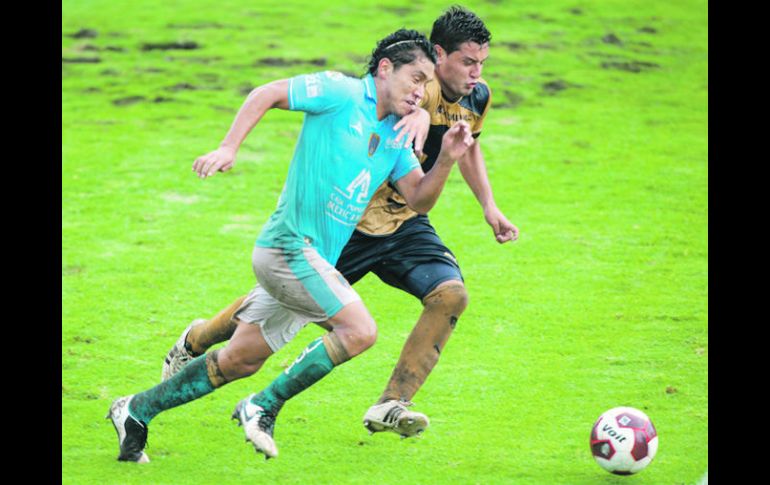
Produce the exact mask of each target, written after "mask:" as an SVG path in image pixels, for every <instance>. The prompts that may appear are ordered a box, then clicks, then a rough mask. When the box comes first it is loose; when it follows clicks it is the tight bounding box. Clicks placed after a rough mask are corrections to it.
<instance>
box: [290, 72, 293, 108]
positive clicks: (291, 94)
mask: <svg viewBox="0 0 770 485" xmlns="http://www.w3.org/2000/svg"><path fill="white" fill-rule="evenodd" d="M289 109H290V110H293V109H294V78H291V79H289Z"/></svg>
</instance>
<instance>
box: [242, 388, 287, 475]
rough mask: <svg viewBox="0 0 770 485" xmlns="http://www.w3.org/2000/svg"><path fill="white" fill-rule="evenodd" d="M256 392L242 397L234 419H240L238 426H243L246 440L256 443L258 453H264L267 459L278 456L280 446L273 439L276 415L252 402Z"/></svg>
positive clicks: (255, 447)
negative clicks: (244, 397)
mask: <svg viewBox="0 0 770 485" xmlns="http://www.w3.org/2000/svg"><path fill="white" fill-rule="evenodd" d="M252 397H254V394H252V395H250V396H249V397H247V398H246V399H242V400H241V401H240V402H239V403H238V405H237V406H235V411H233V419H237V420H238V426H243V430H244V431H245V432H246V441H250V442H251V444H252V445H254V449H255V450H256V451H257V453H263V454H264V455H265V460H268V459H270V458H275V457H276V456H278V448H277V447H276V446H275V441H274V440H273V428H274V427H275V416H274V415H273V414H271V413H268V412H266V411H265V410H264V408H262V406H258V405H256V404H254V403H253V402H251V398H252Z"/></svg>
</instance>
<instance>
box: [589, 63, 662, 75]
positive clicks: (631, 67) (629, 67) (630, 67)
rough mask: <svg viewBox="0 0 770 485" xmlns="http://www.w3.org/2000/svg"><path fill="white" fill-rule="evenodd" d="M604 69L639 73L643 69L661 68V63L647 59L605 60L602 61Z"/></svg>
mask: <svg viewBox="0 0 770 485" xmlns="http://www.w3.org/2000/svg"><path fill="white" fill-rule="evenodd" d="M601 66H602V69H615V70H618V71H626V72H633V73H639V72H643V71H649V70H651V69H658V68H660V65H659V64H656V63H654V62H646V61H633V60H631V61H604V62H602V63H601Z"/></svg>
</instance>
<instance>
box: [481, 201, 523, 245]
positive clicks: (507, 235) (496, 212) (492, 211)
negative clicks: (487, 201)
mask: <svg viewBox="0 0 770 485" xmlns="http://www.w3.org/2000/svg"><path fill="white" fill-rule="evenodd" d="M484 219H486V220H487V224H489V225H490V226H491V227H492V231H493V232H494V233H495V239H496V240H497V242H498V243H500V244H504V243H507V242H508V241H515V240H517V239H518V238H519V228H518V227H516V226H514V225H513V224H511V221H509V220H508V219H507V218H506V217H505V216H504V215H503V213H502V212H500V209H498V208H497V207H495V206H492V207H488V208H486V209H484Z"/></svg>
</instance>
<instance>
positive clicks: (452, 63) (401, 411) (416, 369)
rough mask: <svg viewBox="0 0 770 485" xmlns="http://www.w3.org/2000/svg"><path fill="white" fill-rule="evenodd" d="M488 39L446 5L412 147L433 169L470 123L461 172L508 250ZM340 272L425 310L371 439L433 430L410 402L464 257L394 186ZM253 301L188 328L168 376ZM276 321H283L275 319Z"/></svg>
mask: <svg viewBox="0 0 770 485" xmlns="http://www.w3.org/2000/svg"><path fill="white" fill-rule="evenodd" d="M490 39H491V33H490V32H489V30H488V29H487V28H486V26H485V25H484V22H483V21H482V19H481V18H479V17H478V16H477V15H475V14H474V13H473V12H471V11H469V10H467V9H465V8H463V7H460V6H457V5H455V6H452V7H449V8H448V9H447V10H446V11H445V12H444V13H442V15H440V16H439V17H438V18H437V19H436V20H435V22H434V23H433V28H432V30H431V35H430V40H431V43H432V44H434V47H435V49H436V55H437V62H436V69H435V72H434V75H435V78H434V80H432V81H430V82H428V83H427V84H426V89H425V94H424V96H423V97H422V99H421V100H420V106H421V107H422V108H424V109H425V110H427V112H428V114H429V116H430V128H429V131H428V133H427V138H426V139H425V141H424V146H423V144H422V143H421V139H420V138H419V137H418V138H415V143H414V148H415V151H416V152H420V151H423V152H424V153H423V154H422V157H421V159H420V161H421V164H422V168H423V170H424V171H428V170H430V168H431V167H432V166H433V163H434V162H435V161H436V159H437V156H438V154H439V152H440V148H441V145H442V137H443V135H444V133H445V132H446V131H447V130H448V129H449V128H450V127H451V126H452V125H453V124H454V123H455V120H460V119H461V120H465V121H467V122H468V123H469V125H470V127H471V131H472V133H473V136H474V138H475V142H474V144H473V146H471V147H470V148H469V149H468V150H467V151H466V153H465V155H464V156H463V157H462V159H460V160H458V168H459V170H460V173H461V174H462V176H463V178H464V179H465V181H466V183H467V185H468V187H469V188H470V189H471V191H472V192H473V194H474V195H475V196H476V199H477V200H478V202H479V204H480V206H481V208H482V210H483V215H484V219H485V220H486V222H487V223H488V224H489V226H490V227H491V228H492V229H493V234H494V237H495V240H496V241H497V242H498V243H500V244H504V243H506V242H509V241H515V240H516V239H517V238H518V235H519V230H518V228H517V227H516V226H515V225H513V224H512V223H511V222H510V221H509V220H508V219H507V217H506V216H505V215H504V214H503V213H502V211H501V210H500V209H498V207H497V204H496V203H495V198H494V195H493V192H492V187H491V184H490V181H489V177H488V175H487V171H486V165H485V161H484V155H483V152H482V149H481V134H482V125H483V123H484V120H485V118H486V117H487V114H488V112H489V111H490V109H491V108H490V107H491V104H492V100H491V99H492V93H491V89H490V86H489V85H488V84H487V83H486V81H485V80H484V79H483V78H482V77H481V74H482V70H483V66H484V65H485V63H486V61H487V60H488V57H489V51H490ZM418 114H421V111H420V110H418V111H416V112H415V113H413V114H410V115H407V116H405V117H404V118H402V120H401V121H399V123H400V124H401V123H403V124H405V125H407V126H408V125H409V124H410V121H409V118H411V117H413V116H416V115H418ZM423 148H424V150H423ZM418 154H419V153H418ZM231 162H232V161H231V160H230V159H219V158H216V159H212V158H206V159H205V160H202V161H201V165H205V166H206V170H208V171H211V170H228V169H229V168H230V167H231V165H232V163H231ZM444 197H447V195H444ZM336 268H337V269H338V270H339V271H340V273H342V275H343V276H344V277H345V279H346V280H347V281H348V282H349V283H350V284H352V285H355V284H356V282H357V281H360V280H361V279H362V278H363V277H364V276H365V275H366V274H369V273H373V274H375V275H377V277H379V278H380V280H381V281H383V282H384V283H386V284H388V285H390V286H392V287H394V288H397V289H399V290H402V291H405V292H407V293H409V294H411V295H412V296H414V297H415V298H417V299H418V300H419V301H420V302H421V303H422V312H421V314H420V315H419V318H418V319H417V322H416V324H415V325H414V327H413V329H412V331H411V333H410V334H409V337H408V338H407V339H406V342H405V343H404V346H403V349H402V351H401V355H400V356H399V359H398V362H397V363H396V365H395V366H394V369H393V371H392V374H391V376H390V379H389V380H388V382H387V385H386V386H385V388H384V389H383V391H382V394H381V395H380V397H379V399H378V400H377V401H376V402H374V404H373V405H372V406H371V407H370V408H369V409H368V410H367V411H366V413H365V414H364V416H363V420H362V421H363V424H364V426H366V428H367V429H368V430H369V431H370V432H377V431H388V432H394V433H397V434H399V435H401V436H402V437H409V436H415V435H417V434H420V433H421V432H422V431H424V430H425V429H426V428H427V426H428V425H429V419H428V416H426V415H425V414H423V413H421V412H419V411H415V410H414V408H411V407H410V408H409V409H407V406H411V405H412V402H411V401H412V399H413V397H414V396H415V394H416V393H417V392H418V390H419V389H420V388H421V386H422V385H423V383H424V382H425V381H426V379H427V378H428V376H429V375H430V374H431V372H432V371H433V369H434V367H435V366H436V364H437V363H438V361H439V357H440V355H441V353H442V352H443V351H444V349H445V347H446V345H447V343H448V340H449V337H450V336H451V335H452V333H453V331H454V329H455V326H456V324H457V323H458V319H459V318H460V317H461V315H462V314H463V312H464V311H465V309H466V306H467V305H468V301H469V298H468V291H466V288H465V284H464V278H463V275H462V273H461V270H460V264H459V262H458V260H457V259H456V258H455V255H454V253H453V251H452V250H451V249H450V248H449V247H448V246H447V245H446V244H445V243H444V241H443V240H442V239H441V238H440V236H439V235H438V233H437V231H436V229H435V228H434V227H433V226H432V224H431V222H430V220H429V218H428V216H427V215H424V214H418V213H416V212H415V211H413V210H411V209H410V208H409V207H408V205H407V204H406V203H405V201H404V200H403V198H402V197H401V195H400V194H399V193H398V191H397V190H396V188H395V187H394V186H393V184H389V183H385V184H383V185H382V186H381V187H379V188H378V189H377V190H376V192H375V195H374V197H373V198H372V200H371V201H370V202H369V206H368V207H367V209H366V211H365V213H364V215H363V217H362V218H361V220H360V221H359V223H358V226H357V227H356V230H355V231H354V233H353V235H352V236H351V238H350V240H349V241H348V242H347V244H346V245H345V248H344V249H343V250H342V253H340V258H339V260H338V261H337V265H336ZM249 297H250V298H251V296H249ZM246 298H247V297H246V296H242V297H238V298H237V299H235V301H234V302H232V303H231V304H230V305H228V306H227V307H225V308H224V309H222V310H221V311H219V312H218V313H217V314H216V315H215V316H214V317H212V318H211V319H197V320H194V321H193V322H192V324H190V325H188V326H187V328H185V329H184V331H183V332H182V334H181V336H180V337H179V338H178V340H177V341H176V343H175V344H174V346H173V347H172V348H171V350H170V351H169V352H168V354H167V356H166V358H165V359H164V362H163V371H162V374H161V375H162V379H163V380H165V379H168V378H170V377H171V376H172V375H173V374H174V373H176V372H179V370H181V369H182V368H183V367H184V366H185V365H186V364H187V363H189V362H191V361H192V359H194V358H195V357H196V356H197V355H201V354H203V353H205V352H206V351H207V350H208V349H209V348H211V347H212V346H213V345H215V344H217V343H220V342H224V341H226V340H228V339H229V338H230V337H231V336H232V335H233V333H234V332H235V327H236V322H235V319H234V318H233V316H234V315H235V314H236V312H238V311H239V309H240V307H241V306H242V305H243V304H244V301H246V304H248V300H247V299H246ZM271 318H273V319H279V318H280V316H279V315H278V314H273V315H272V316H271ZM287 318H288V317H287ZM319 324H321V325H323V324H322V323H319Z"/></svg>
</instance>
